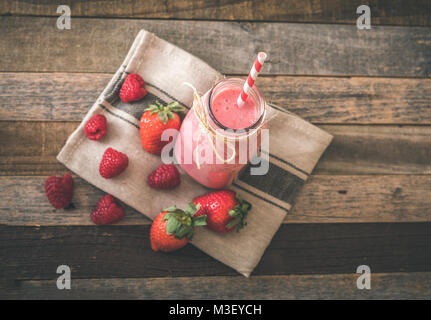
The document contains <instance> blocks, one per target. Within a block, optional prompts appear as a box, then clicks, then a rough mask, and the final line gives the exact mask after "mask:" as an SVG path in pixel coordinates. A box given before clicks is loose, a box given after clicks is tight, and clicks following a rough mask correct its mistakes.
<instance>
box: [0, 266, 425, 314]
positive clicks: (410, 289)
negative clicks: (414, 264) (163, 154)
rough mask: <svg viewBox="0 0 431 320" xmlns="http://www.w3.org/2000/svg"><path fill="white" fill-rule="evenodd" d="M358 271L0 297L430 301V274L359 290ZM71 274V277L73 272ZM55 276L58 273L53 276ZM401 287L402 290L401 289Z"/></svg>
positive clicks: (113, 283) (99, 284)
mask: <svg viewBox="0 0 431 320" xmlns="http://www.w3.org/2000/svg"><path fill="white" fill-rule="evenodd" d="M358 276H359V275H358V274H327V275H289V276H252V277H251V278H250V279H246V278H244V277H238V276H233V277H232V276H230V277H224V276H220V277H195V278H190V277H180V278H147V279H145V278H138V279H137V278H126V279H124V278H123V279H118V278H117V279H73V278H72V282H71V287H72V290H58V289H57V286H56V280H42V281H41V280H30V281H16V282H14V283H10V285H9V286H7V287H6V286H5V288H4V290H0V298H2V299H55V300H57V299H115V300H117V299H140V300H141V299H144V300H146V299H161V300H178V299H180V300H181V299H198V300H200V299H223V300H231V299H233V300H237V299H240V300H241V299H256V300H264V299H268V300H270V299H272V300H274V299H275V300H279V299H319V300H320V299H343V300H344V299H391V300H393V299H430V298H431V285H430V284H431V281H430V280H431V273H430V272H413V273H373V274H372V276H371V290H358V289H357V286H356V281H357V279H358ZM72 277H73V276H72ZM53 278H54V276H53ZM400 289H402V290H400ZM264 314H266V313H264Z"/></svg>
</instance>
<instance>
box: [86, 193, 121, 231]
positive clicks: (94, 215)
mask: <svg viewBox="0 0 431 320" xmlns="http://www.w3.org/2000/svg"><path fill="white" fill-rule="evenodd" d="M123 218H124V209H123V208H122V207H120V206H119V205H118V204H117V202H116V199H115V198H114V197H113V196H111V195H110V194H107V195H105V196H103V197H102V198H100V200H99V202H98V203H97V206H96V209H94V210H93V212H91V220H93V222H94V223H95V224H109V223H114V222H117V221H120V220H121V219H123Z"/></svg>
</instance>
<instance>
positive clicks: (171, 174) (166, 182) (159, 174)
mask: <svg viewBox="0 0 431 320" xmlns="http://www.w3.org/2000/svg"><path fill="white" fill-rule="evenodd" d="M180 182H181V181H180V172H179V171H178V169H177V167H175V165H173V164H162V165H161V166H159V167H158V168H157V169H156V170H154V171H153V172H151V173H150V174H149V175H148V178H147V183H148V185H149V186H150V187H151V188H154V189H165V190H169V189H173V188H175V187H177V186H178V185H179V184H180Z"/></svg>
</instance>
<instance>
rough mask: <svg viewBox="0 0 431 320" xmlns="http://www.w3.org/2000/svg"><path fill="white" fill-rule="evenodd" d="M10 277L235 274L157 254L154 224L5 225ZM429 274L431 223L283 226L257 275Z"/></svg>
mask: <svg viewBox="0 0 431 320" xmlns="http://www.w3.org/2000/svg"><path fill="white" fill-rule="evenodd" d="M0 259H1V261H2V264H1V265H0V271H1V274H2V276H3V278H5V279H18V280H52V279H56V278H57V275H56V273H55V270H56V269H57V266H58V265H60V264H67V265H68V266H70V268H71V271H72V277H73V278H74V279H79V278H84V279H88V278H123V277H133V278H140V277H166V276H174V277H177V276H187V277H189V276H190V277H191V276H217V275H225V276H227V275H237V274H236V272H235V271H233V270H232V269H230V268H228V267H227V266H225V265H223V264H222V263H220V262H218V261H216V260H214V259H213V258H211V257H209V256H207V255H206V254H204V253H203V252H201V251H199V250H198V249H196V248H194V247H193V246H187V247H185V248H183V249H182V250H180V251H177V252H173V253H169V254H162V253H158V252H153V251H152V250H151V247H150V244H149V226H101V227H93V226H91V227H90V226H88V227H10V226H0ZM363 264H366V265H369V266H370V267H371V270H372V272H374V273H390V272H401V271H402V272H429V271H431V223H429V222H426V223H424V222H422V223H347V224H344V223H327V224H283V225H282V226H281V228H280V230H279V231H278V232H277V234H276V235H275V237H274V238H273V240H272V242H271V244H270V245H269V247H268V249H267V250H266V252H265V254H264V256H263V258H262V260H261V262H260V263H259V265H258V266H257V268H256V269H255V271H254V273H253V274H254V275H286V274H332V273H352V272H355V270H356V268H357V266H359V265H363Z"/></svg>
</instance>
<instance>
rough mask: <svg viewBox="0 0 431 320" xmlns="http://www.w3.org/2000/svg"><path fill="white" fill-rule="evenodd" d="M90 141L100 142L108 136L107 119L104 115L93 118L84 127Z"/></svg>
mask: <svg viewBox="0 0 431 320" xmlns="http://www.w3.org/2000/svg"><path fill="white" fill-rule="evenodd" d="M84 131H85V134H86V136H87V137H88V139H90V140H100V139H102V138H103V136H104V135H105V134H106V117H105V116H104V115H103V114H96V115H94V116H92V117H91V118H90V119H89V120H88V121H87V123H86V124H85V126H84Z"/></svg>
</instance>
